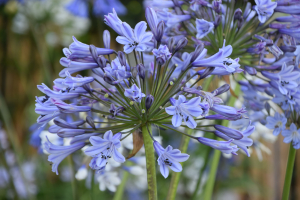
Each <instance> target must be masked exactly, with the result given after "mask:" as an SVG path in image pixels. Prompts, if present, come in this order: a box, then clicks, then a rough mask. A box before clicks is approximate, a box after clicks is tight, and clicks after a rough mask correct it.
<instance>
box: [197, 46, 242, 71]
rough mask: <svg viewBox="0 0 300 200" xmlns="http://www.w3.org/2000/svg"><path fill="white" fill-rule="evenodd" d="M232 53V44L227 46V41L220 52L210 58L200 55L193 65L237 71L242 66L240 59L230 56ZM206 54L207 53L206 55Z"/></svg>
mask: <svg viewBox="0 0 300 200" xmlns="http://www.w3.org/2000/svg"><path fill="white" fill-rule="evenodd" d="M231 53H232V46H231V45H228V46H225V41H224V44H223V47H222V48H221V49H220V50H219V52H218V53H216V54H214V55H213V56H211V57H209V58H203V57H199V58H197V59H196V60H195V61H194V62H193V63H192V65H193V66H194V67H220V68H221V69H224V70H226V71H228V72H230V73H232V72H234V71H236V68H237V67H239V66H240V64H239V63H238V60H233V59H231V58H228V56H230V55H231ZM204 56H205V55H204Z"/></svg>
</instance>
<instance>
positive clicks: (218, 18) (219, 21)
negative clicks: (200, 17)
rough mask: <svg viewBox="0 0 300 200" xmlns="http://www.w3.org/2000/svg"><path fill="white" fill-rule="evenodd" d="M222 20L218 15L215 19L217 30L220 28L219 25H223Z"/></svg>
mask: <svg viewBox="0 0 300 200" xmlns="http://www.w3.org/2000/svg"><path fill="white" fill-rule="evenodd" d="M221 20H222V16H221V15H217V16H216V17H215V21H214V26H215V28H217V27H218V26H219V24H220V23H221Z"/></svg>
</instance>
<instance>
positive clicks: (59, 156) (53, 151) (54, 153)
mask: <svg viewBox="0 0 300 200" xmlns="http://www.w3.org/2000/svg"><path fill="white" fill-rule="evenodd" d="M47 140H48V141H47V142H46V143H45V144H44V147H45V149H46V151H47V152H48V153H49V154H50V155H49V156H48V161H50V162H52V163H53V164H52V171H53V172H56V174H57V175H58V169H57V168H58V165H59V164H60V163H61V161H62V160H63V159H65V158H66V157H67V156H68V155H70V154H72V153H74V152H75V151H77V150H79V149H81V148H82V147H84V146H85V143H84V142H79V143H76V144H73V145H69V146H57V145H54V144H52V143H51V142H50V141H49V139H48V138H47Z"/></svg>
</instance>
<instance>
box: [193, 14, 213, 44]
mask: <svg viewBox="0 0 300 200" xmlns="http://www.w3.org/2000/svg"><path fill="white" fill-rule="evenodd" d="M196 29H197V39H202V38H203V37H205V36H206V35H207V34H208V33H210V32H211V31H212V30H213V29H214V24H213V23H212V22H208V21H206V20H204V19H196Z"/></svg>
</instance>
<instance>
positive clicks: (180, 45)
mask: <svg viewBox="0 0 300 200" xmlns="http://www.w3.org/2000/svg"><path fill="white" fill-rule="evenodd" d="M187 43H188V40H187V39H186V37H184V38H182V39H180V40H179V41H178V42H177V45H176V47H175V49H174V53H175V52H177V51H179V50H181V49H182V48H183V47H185V46H186V45H187Z"/></svg>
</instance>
